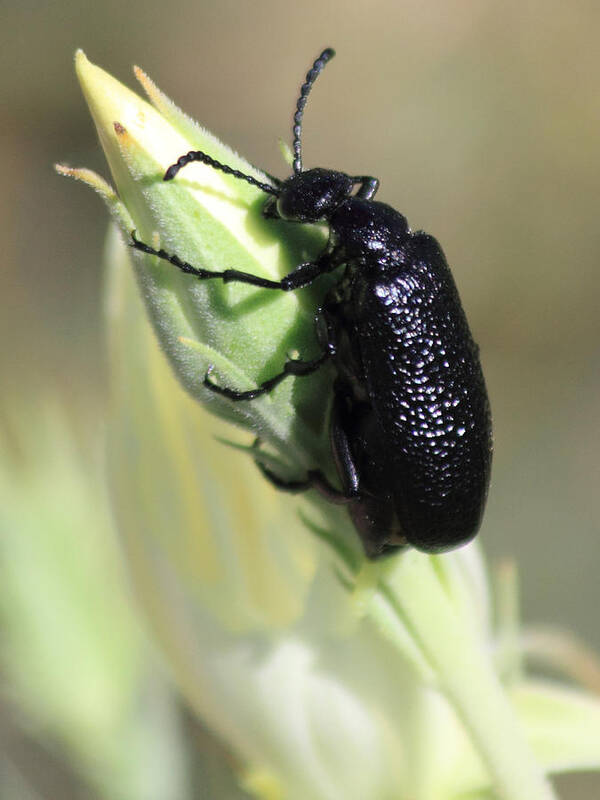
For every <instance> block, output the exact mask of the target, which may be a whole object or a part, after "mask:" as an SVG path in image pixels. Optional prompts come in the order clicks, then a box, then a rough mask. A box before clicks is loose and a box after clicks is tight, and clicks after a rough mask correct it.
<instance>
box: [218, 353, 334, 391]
mask: <svg viewBox="0 0 600 800" xmlns="http://www.w3.org/2000/svg"><path fill="white" fill-rule="evenodd" d="M328 358H329V351H328V350H326V351H325V352H324V353H322V354H321V355H320V356H318V357H317V358H313V359H312V361H302V360H300V359H290V360H289V361H286V362H285V364H284V365H283V370H282V371H281V372H280V373H279V374H278V375H274V376H273V377H272V378H269V379H268V380H266V381H263V382H262V383H261V384H260V385H259V386H258V388H257V389H249V390H248V391H245V392H244V391H242V392H240V391H238V390H237V389H228V388H227V387H226V386H219V385H218V384H216V383H213V381H211V379H210V373H211V372H212V367H209V368H208V371H207V373H206V375H205V376H204V385H205V386H206V388H207V389H210V390H211V391H212V392H215V393H216V394H220V395H222V396H223V397H227V398H228V399H229V400H235V401H237V400H254V398H255V397H260V396H261V395H262V394H267V393H268V392H270V391H271V390H272V389H274V388H275V387H276V386H277V384H279V383H281V381H282V380H284V379H285V378H287V377H288V375H295V376H296V377H302V376H304V375H310V374H311V373H312V372H316V370H318V369H319V367H320V366H321V364H323V363H325V361H326V360H327V359H328Z"/></svg>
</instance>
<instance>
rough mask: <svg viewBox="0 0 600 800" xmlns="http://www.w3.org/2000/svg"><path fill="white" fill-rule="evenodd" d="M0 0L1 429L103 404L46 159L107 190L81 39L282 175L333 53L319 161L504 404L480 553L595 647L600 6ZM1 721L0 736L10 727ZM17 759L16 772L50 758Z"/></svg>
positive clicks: (69, 203) (88, 277) (314, 140)
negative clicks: (447, 316)
mask: <svg viewBox="0 0 600 800" xmlns="http://www.w3.org/2000/svg"><path fill="white" fill-rule="evenodd" d="M1 8H2V34H3V36H2V38H3V43H2V54H1V56H0V58H1V63H2V69H1V70H0V85H1V87H2V92H1V96H2V106H3V124H2V126H1V128H0V137H1V141H2V146H0V169H1V174H2V185H3V188H4V191H3V192H2V199H1V203H2V213H1V215H0V225H1V226H2V230H1V239H2V297H3V303H2V311H1V313H0V341H1V342H2V350H1V359H2V363H1V367H2V375H3V389H4V391H3V393H2V394H3V400H2V409H3V411H4V412H5V413H4V416H5V417H6V418H10V419H11V425H12V426H14V425H15V415H16V416H17V417H18V416H19V414H20V415H21V416H22V418H23V423H24V424H28V422H27V419H28V416H29V415H31V414H35V413H36V409H37V408H39V406H40V404H41V405H43V401H44V398H45V397H46V396H48V395H49V396H51V397H54V398H56V397H58V398H60V401H61V403H62V404H63V405H64V407H65V408H66V410H67V412H66V413H67V416H68V417H69V418H70V421H71V424H72V425H73V427H74V429H75V431H76V432H77V437H79V438H80V440H81V441H82V442H84V443H85V442H86V441H87V439H88V438H89V432H90V430H91V429H93V428H94V424H95V423H94V420H95V419H96V417H97V415H98V414H99V413H100V412H101V409H102V406H103V403H104V400H105V396H106V371H105V359H104V353H103V331H102V327H103V320H102V310H101V295H102V281H103V277H102V274H101V269H100V264H101V255H102V247H103V241H104V235H105V231H106V224H107V216H106V213H105V210H104V208H103V206H102V204H101V202H100V201H99V199H98V198H97V197H96V196H94V195H93V193H92V192H90V191H89V190H87V189H86V188H84V187H83V186H80V185H75V184H74V183H72V182H69V181H65V180H62V179H60V178H58V177H57V176H56V175H55V174H54V172H53V169H52V164H53V163H54V162H55V161H61V162H64V163H68V164H70V165H72V166H82V165H85V166H90V167H92V168H95V169H96V170H98V171H99V172H100V173H101V174H104V175H105V176H107V177H108V171H107V168H106V166H105V164H104V161H103V156H102V154H101V152H100V149H99V146H98V144H97V141H96V135H95V131H94V129H93V125H92V122H91V120H90V118H89V116H88V113H87V109H86V107H85V104H84V101H83V98H82V96H81V93H80V91H79V87H78V85H77V81H76V79H75V75H74V71H73V64H72V56H73V52H74V50H75V49H76V48H77V47H81V48H83V49H84V51H85V52H86V54H87V55H88V57H89V58H90V59H91V60H92V61H93V62H95V63H97V64H99V65H100V66H102V67H104V68H105V69H107V70H108V71H109V72H111V73H112V74H113V75H115V76H116V77H118V78H120V79H121V80H123V81H124V82H126V83H128V84H129V85H130V86H133V85H134V84H135V82H134V80H133V76H132V74H131V66H132V65H133V64H138V65H139V66H141V67H142V68H143V69H144V70H146V71H147V72H148V74H149V75H150V76H151V77H152V78H153V79H154V80H155V81H156V82H157V83H158V85H159V86H160V87H161V88H162V89H163V91H165V92H166V93H167V94H168V95H170V96H171V97H172V98H173V99H174V100H175V102H177V103H178V105H180V106H181V107H182V108H183V109H184V110H186V111H187V112H188V113H189V114H191V115H192V116H193V117H194V118H196V119H198V120H199V121H200V122H201V123H202V124H204V125H205V126H206V127H208V128H209V129H210V130H212V131H213V132H214V133H215V134H217V135H218V136H219V137H220V138H221V139H222V140H224V141H225V142H227V143H228V144H230V145H231V146H233V147H234V148H236V149H237V150H238V151H240V152H241V153H242V154H243V155H244V156H245V157H247V158H248V159H249V160H250V161H252V162H253V163H255V164H257V165H260V166H261V167H262V168H264V169H265V170H267V171H269V172H273V173H275V174H278V175H284V174H285V172H286V168H285V167H284V165H283V163H282V161H281V156H280V151H279V148H278V146H277V138H278V137H283V138H284V139H285V140H286V141H289V139H290V121H291V114H292V110H293V105H294V102H295V98H296V93H297V89H298V87H299V85H300V82H301V80H302V78H303V76H304V74H305V72H306V70H307V69H308V67H309V66H310V64H311V63H312V60H313V58H314V57H315V56H316V55H317V54H318V53H319V52H320V50H321V49H322V48H323V47H324V46H326V45H331V46H334V47H335V48H336V50H337V57H336V59H335V61H334V62H333V63H332V64H331V65H330V66H329V67H328V68H327V70H326V73H325V75H324V76H323V77H322V78H321V80H320V82H319V83H318V84H317V87H316V90H315V91H314V93H313V94H312V95H311V99H310V103H309V109H308V113H307V115H306V117H305V130H304V159H305V163H306V164H307V165H310V166H314V165H325V166H330V167H334V168H339V169H342V170H347V171H349V172H351V173H359V174H362V173H366V174H373V175H377V176H379V177H380V178H381V182H382V185H381V190H380V194H379V199H381V200H384V201H386V202H388V203H390V204H392V205H394V206H396V207H397V208H398V209H400V210H401V211H402V212H403V213H405V214H406V216H407V217H408V220H409V223H410V224H411V226H412V227H413V228H423V229H425V230H427V231H428V232H430V233H432V234H434V235H435V236H436V237H437V238H438V239H439V240H440V242H441V243H442V246H443V247H444V250H445V252H446V255H447V258H448V261H449V263H450V264H451V265H452V267H453V270H454V275H455V277H456V281H457V283H458V285H459V289H460V291H461V294H462V298H463V302H464V305H465V308H466V310H467V314H468V316H469V320H470V322H471V326H472V329H473V331H474V334H475V337H476V339H477V341H478V342H479V344H480V346H481V353H482V360H483V364H484V369H485V373H486V377H487V381H488V387H489V392H490V397H491V402H492V408H493V412H494V422H495V448H496V449H495V460H494V470H493V480H492V488H491V493H490V499H489V505H488V509H487V515H486V519H485V522H484V526H483V530H482V540H483V543H484V546H485V549H486V552H487V554H488V555H489V556H490V557H491V559H492V560H493V561H497V560H498V559H500V558H501V557H504V556H512V557H515V558H516V559H517V560H518V564H519V570H520V574H521V580H522V604H523V613H524V617H525V620H526V621H527V622H531V623H534V622H547V623H552V624H555V625H559V626H563V627H566V628H569V629H570V630H571V631H573V632H574V633H576V634H578V635H579V636H581V637H582V638H583V639H585V640H586V641H587V642H588V643H589V644H590V645H592V646H594V647H596V648H597V649H600V625H599V624H598V608H599V606H600V582H599V580H598V567H599V565H600V538H599V536H598V534H599V527H600V526H599V519H600V513H599V512H600V508H599V507H600V499H599V492H598V476H599V470H598V463H597V461H598V454H599V453H600V425H599V416H600V414H599V403H598V398H599V396H600V372H599V368H598V367H599V364H598V352H599V347H598V338H599V336H598V334H599V331H600V324H599V314H598V298H599V296H600V271H599V269H598V267H599V260H600V225H599V224H598V219H597V217H598V209H599V206H600V203H599V200H600V157H599V154H598V140H599V133H600V48H598V30H599V29H600V5H599V4H598V3H596V2H593V0H590V1H589V2H583V1H579V2H569V3H567V2H559V0H543V1H542V0H534V1H533V2H523V0H507V2H502V3H500V2H492V3H485V2H481V1H480V0H462V2H441V0H430V1H429V2H425V3H423V2H419V1H418V0H400V1H398V0H373V1H372V2H369V3H367V2H364V3H358V2H347V0H346V1H344V0H333V1H332V2H326V3H323V2H315V0H305V1H304V2H301V3H286V2H281V0H279V1H278V2H277V1H276V0H256V1H255V2H242V0H219V2H207V0H195V1H194V2H186V1H184V0H174V2H171V3H168V4H167V3H160V2H156V0H151V1H150V2H140V1H139V0H130V2H128V3H122V2H114V0H105V2H103V3H92V2H65V1H64V0H63V1H62V2H54V3H48V2H41V1H40V0H19V2H18V3H17V2H9V0H4V2H3V3H2V5H1ZM221 266H234V265H215V267H221ZM17 424H19V423H17ZM9 427H10V426H9ZM88 444H89V442H88ZM83 446H85V444H84V445H83ZM0 591H1V589H0ZM9 716H10V715H7V714H4V715H3V718H4V719H8V718H9ZM11 724H12V723H10V722H6V723H0V728H2V730H4V729H5V728H6V731H8V732H9V733H6V736H9V735H13V734H14V731H13V734H11V733H10V731H11V730H12V729H11ZM15 724H16V723H15ZM22 755H23V759H22V762H21V766H23V764H25V767H24V769H25V770H26V769H27V765H28V764H29V763H39V761H40V758H41V757H40V756H39V753H37V751H35V752H34V751H31V752H30V751H29V750H27V748H24V750H23V753H22ZM29 757H30V759H31V761H28V758H29ZM40 774H41V777H40V775H37V776H36V781H37V791H38V792H39V797H51V796H52V797H58V796H61V797H69V796H73V797H92V796H93V795H91V794H88V793H87V791H86V790H85V789H81V791H80V792H79V793H76V792H75V790H74V789H72V787H71V788H70V789H69V790H67V783H68V781H67V783H65V784H64V786H63V789H62V790H61V792H62V793H60V792H58V793H57V791H56V789H54V790H53V791H51V792H48V791H47V787H46V789H45V787H44V773H43V770H42V772H41V773H40ZM61 780H62V778H61ZM560 785H561V787H563V796H564V797H570V798H583V797H590V796H592V795H593V794H597V787H598V783H597V782H594V780H593V779H591V778H590V779H586V778H585V776H583V777H582V776H579V777H578V778H569V779H566V780H562V781H561V784H560ZM69 786H71V784H69ZM593 786H596V791H595V792H594V790H593V789H592V787H593ZM68 791H73V792H75V793H73V794H71V795H69V794H68ZM15 796H19V797H20V796H21V795H15ZM22 796H23V797H26V795H25V794H23V795H22ZM36 796H37V795H36Z"/></svg>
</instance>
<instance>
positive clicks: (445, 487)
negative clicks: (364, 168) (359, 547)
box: [322, 197, 492, 557]
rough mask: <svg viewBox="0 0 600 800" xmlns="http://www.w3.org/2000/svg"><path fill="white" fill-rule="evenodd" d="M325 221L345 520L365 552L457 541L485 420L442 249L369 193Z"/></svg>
mask: <svg viewBox="0 0 600 800" xmlns="http://www.w3.org/2000/svg"><path fill="white" fill-rule="evenodd" d="M330 231H331V234H330V241H329V247H328V250H329V253H330V255H331V257H332V258H333V259H334V260H335V261H336V262H338V261H339V262H340V263H345V264H346V269H345V272H344V276H343V278H342V279H341V280H340V282H339V283H338V284H337V285H336V286H335V287H334V288H333V289H332V290H331V291H330V293H329V295H328V297H327V298H326V301H325V303H324V307H323V311H322V314H323V315H324V317H325V318H326V321H327V325H328V327H329V330H330V331H333V338H334V340H335V347H336V351H335V356H334V358H335V363H336V369H337V373H338V378H337V380H336V383H335V389H334V391H335V395H336V397H337V402H336V403H335V405H334V412H333V417H332V425H331V441H332V448H333V453H334V456H335V458H336V462H337V465H338V472H339V473H340V476H341V478H342V480H343V481H344V482H345V484H346V485H345V489H346V491H349V490H351V487H350V485H349V483H351V480H350V482H349V480H348V478H349V476H348V469H349V466H348V465H349V464H350V465H351V467H350V469H351V471H352V474H353V473H354V472H356V475H357V480H358V482H359V486H358V491H357V493H356V494H357V496H356V498H355V500H354V501H353V502H351V503H350V507H349V511H350V514H351V516H352V518H353V521H354V523H355V526H356V527H357V529H358V531H359V533H360V534H361V537H362V539H363V543H364V545H365V549H366V551H367V553H368V554H369V555H370V556H372V557H373V556H377V555H379V554H383V553H385V552H387V551H389V550H390V548H394V547H395V546H398V545H402V544H406V543H408V544H410V545H413V546H414V547H416V548H418V549H421V550H424V551H426V552H439V551H443V550H447V549H450V548H452V547H455V546H458V545H460V544H463V543H464V542H466V541H468V540H469V539H471V538H472V537H473V536H474V535H475V534H476V533H477V531H478V529H479V526H480V523H481V518H482V513H483V508H484V505H485V500H486V495H487V490H488V484H489V477H490V465H491V452H492V434H491V418H490V408H489V403H488V397H487V392H486V387H485V382H484V378H483V374H482V370H481V366H480V363H479V350H478V347H477V345H476V344H475V342H474V341H473V337H472V336H471V332H470V330H469V326H468V323H467V320H466V317H465V314H464V311H463V309H462V305H461V302H460V299H459V296H458V292H457V289H456V285H455V283H454V280H453V277H452V274H451V273H450V270H449V268H448V265H447V263H446V259H445V258H444V254H443V253H442V250H441V248H440V246H439V244H438V243H437V241H436V240H435V239H434V238H433V237H431V236H428V235H427V234H425V233H422V232H416V233H412V232H410V230H409V229H408V226H407V223H406V220H405V218H404V217H403V216H402V215H401V214H399V213H398V212H397V211H395V210H394V209H393V208H391V207H390V206H388V205H386V204H384V203H379V202H375V201H373V200H362V199H357V198H353V197H351V198H348V199H347V200H346V201H345V202H344V203H343V204H342V205H341V206H340V207H339V208H338V209H337V211H336V212H335V213H334V214H333V215H332V217H331V220H330ZM346 450H349V453H347V452H346ZM350 477H352V476H350ZM355 488H356V487H355Z"/></svg>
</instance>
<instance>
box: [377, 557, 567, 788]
mask: <svg viewBox="0 0 600 800" xmlns="http://www.w3.org/2000/svg"><path fill="white" fill-rule="evenodd" d="M438 558H439V557H438ZM377 589H378V591H379V592H380V593H381V594H382V595H383V596H384V597H385V598H386V600H387V601H388V602H389V603H390V604H391V605H392V606H393V607H394V608H395V610H396V612H397V613H398V615H399V616H400V617H401V619H402V620H403V622H404V624H406V625H407V626H408V627H409V629H410V630H411V632H412V634H413V636H414V639H415V641H416V642H417V643H418V644H419V646H420V647H421V649H422V651H423V655H424V657H425V659H426V660H427V662H428V663H429V665H430V666H431V668H432V670H433V672H434V673H435V675H436V677H437V679H438V681H439V686H440V689H441V690H442V691H443V692H444V694H445V695H446V697H447V699H448V701H449V702H450V703H451V705H452V706H453V708H454V709H455V711H456V713H457V714H458V716H459V717H460V718H461V720H462V721H463V723H464V725H465V726H466V727H467V729H468V730H469V732H470V734H471V737H472V740H473V743H474V745H475V747H476V749H477V751H478V752H479V754H480V756H481V758H482V760H483V762H484V763H485V765H486V767H487V769H488V771H489V774H490V776H491V779H492V785H493V787H494V790H495V792H496V794H497V796H498V798H499V800H556V794H555V793H554V791H553V789H552V786H551V785H550V782H549V781H548V780H547V778H546V777H545V775H544V774H543V772H542V770H541V769H540V767H539V765H538V764H537V763H536V760H535V758H534V755H533V753H532V752H531V749H530V747H529V744H528V743H527V741H526V739H525V737H524V734H523V730H522V728H521V726H520V724H519V721H518V719H517V718H516V716H515V713H514V711H513V709H512V707H511V705H510V702H509V700H508V697H507V695H506V693H505V691H504V689H503V688H502V685H501V684H500V681H499V679H498V677H497V675H496V672H495V671H494V667H493V665H492V662H491V659H490V658H489V656H488V653H487V652H486V650H485V647H484V646H483V645H482V642H481V640H480V639H479V637H478V635H477V634H476V633H475V631H473V630H471V629H469V627H468V625H467V624H465V622H464V621H463V620H462V619H461V615H460V614H459V613H457V608H456V606H455V605H454V604H453V601H452V598H451V597H450V596H449V594H448V593H447V591H446V589H445V587H444V585H443V583H442V581H441V580H440V574H439V572H438V571H436V569H435V568H434V563H433V560H432V557H430V556H424V555H422V554H420V553H416V552H408V553H406V554H403V555H402V556H400V557H398V558H396V559H394V561H393V563H390V565H389V567H388V566H387V565H386V566H383V567H382V568H381V570H380V572H379V580H378V584H377ZM371 614H372V615H373V616H374V617H375V616H377V614H378V611H377V605H376V604H373V605H372V607H371Z"/></svg>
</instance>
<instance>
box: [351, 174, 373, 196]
mask: <svg viewBox="0 0 600 800" xmlns="http://www.w3.org/2000/svg"><path fill="white" fill-rule="evenodd" d="M352 180H353V181H354V183H360V188H359V190H358V191H357V193H356V197H360V199H361V200H372V198H373V197H375V194H376V192H377V190H378V189H379V179H378V178H371V176H370V175H356V176H354V177H353V178H352Z"/></svg>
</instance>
